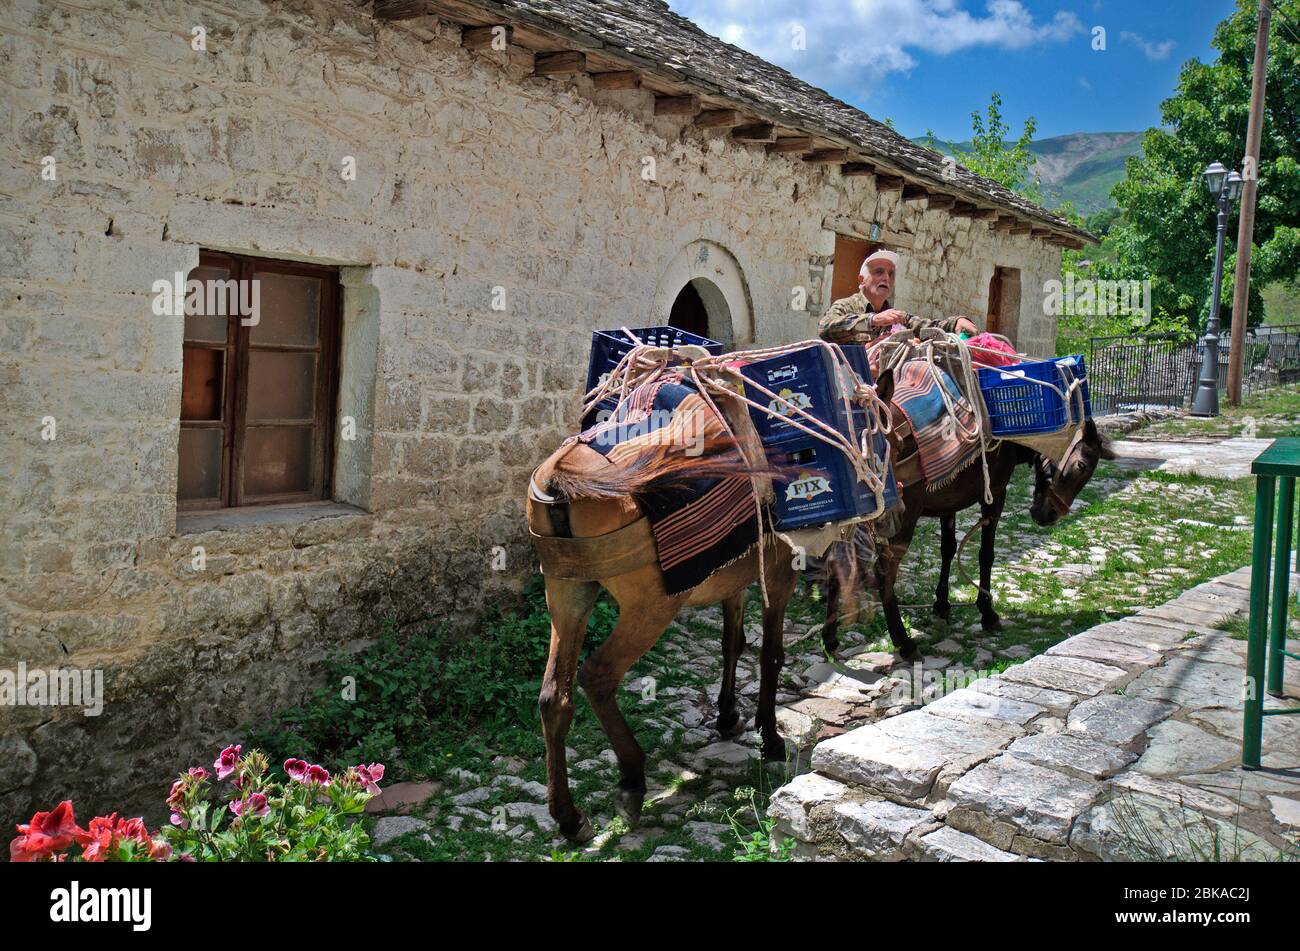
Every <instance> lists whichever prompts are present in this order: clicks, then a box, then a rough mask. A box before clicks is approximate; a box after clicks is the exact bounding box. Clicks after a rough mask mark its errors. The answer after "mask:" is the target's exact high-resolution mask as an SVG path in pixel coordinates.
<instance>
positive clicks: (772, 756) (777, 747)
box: [763, 739, 785, 763]
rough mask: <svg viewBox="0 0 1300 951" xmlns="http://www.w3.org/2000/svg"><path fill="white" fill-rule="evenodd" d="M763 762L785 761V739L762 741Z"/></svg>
mask: <svg viewBox="0 0 1300 951" xmlns="http://www.w3.org/2000/svg"><path fill="white" fill-rule="evenodd" d="M763 762H765V763H784V762H785V740H780V739H778V740H773V741H772V742H770V743H769V742H768V741H766V740H764V741H763Z"/></svg>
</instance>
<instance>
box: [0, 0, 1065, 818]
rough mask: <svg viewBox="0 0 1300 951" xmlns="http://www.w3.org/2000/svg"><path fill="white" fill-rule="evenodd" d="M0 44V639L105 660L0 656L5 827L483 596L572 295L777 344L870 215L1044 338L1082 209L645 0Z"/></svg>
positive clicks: (793, 331)
mask: <svg viewBox="0 0 1300 951" xmlns="http://www.w3.org/2000/svg"><path fill="white" fill-rule="evenodd" d="M0 62H2V63H3V69H2V71H0V82H2V83H3V91H4V95H3V98H2V99H0V126H2V127H3V132H4V134H3V136H2V137H0V150H2V151H3V158H4V161H3V163H2V164H0V174H2V175H3V185H2V187H0V194H3V204H2V205H0V408H3V414H2V418H0V426H2V427H3V434H4V445H3V452H2V457H3V462H2V463H0V493H2V494H3V501H2V503H0V506H2V509H0V510H2V512H3V526H4V528H3V535H2V537H0V671H9V672H16V671H18V670H19V669H20V665H23V667H25V669H26V670H28V671H32V670H49V669H53V668H73V669H81V670H88V671H99V672H102V675H103V678H104V693H105V696H104V706H103V710H102V712H101V713H100V714H99V715H98V716H85V715H83V710H82V709H81V708H79V707H77V706H75V705H72V706H49V705H44V706H42V705H33V704H32V703H31V700H32V698H31V697H28V698H27V700H28V701H29V702H28V703H27V704H24V705H19V704H17V703H16V701H15V699H14V697H13V695H12V691H10V695H9V697H8V699H7V700H6V701H5V705H4V706H0V821H3V822H6V823H7V822H12V821H14V820H15V819H16V818H18V817H20V816H21V817H25V816H26V815H28V814H30V810H31V809H32V808H33V807H34V806H37V805H42V804H44V805H48V804H50V803H51V802H53V801H57V800H58V799H59V798H63V797H65V796H72V797H75V798H76V799H77V801H78V803H79V804H81V803H85V804H86V808H91V807H95V806H107V805H115V806H118V805H123V804H126V805H134V806H137V807H138V806H145V805H153V806H155V807H156V804H157V802H158V797H159V793H160V792H161V791H162V790H163V789H164V788H165V785H164V784H165V783H166V781H167V779H168V777H169V776H170V775H171V774H172V773H173V772H174V771H175V770H176V769H178V768H180V767H182V766H185V765H189V764H191V763H192V762H194V761H196V758H197V757H198V756H199V755H200V754H206V753H210V752H211V750H212V749H214V748H215V747H218V746H220V745H221V744H223V743H225V742H226V741H228V740H229V739H231V738H232V737H233V736H234V731H235V729H236V728H237V726H238V725H239V724H240V723H241V722H247V721H250V720H253V719H256V718H258V717H261V716H263V715H265V714H266V713H267V712H269V711H271V710H273V709H275V708H277V707H280V706H283V705H285V704H288V703H290V702H292V701H295V700H296V699H298V698H300V697H301V696H302V695H303V693H304V692H305V691H306V690H307V688H309V687H310V686H312V685H313V684H314V682H315V679H314V678H315V677H316V676H317V671H318V670H319V666H318V665H319V662H320V661H321V659H322V658H323V657H324V656H325V655H326V654H327V653H328V652H330V651H331V650H334V649H339V648H342V649H354V648H357V647H360V646H363V645H364V644H365V643H367V642H368V641H370V640H372V639H373V638H374V637H375V635H376V634H377V632H378V631H379V629H380V627H381V625H382V624H383V623H385V622H393V623H397V624H405V623H409V622H412V621H415V620H417V619H422V618H428V617H447V618H450V619H452V621H454V622H457V623H459V624H461V626H462V628H463V627H464V626H465V625H467V624H469V623H471V622H472V619H473V618H474V617H475V616H476V615H477V614H478V612H479V609H480V608H481V606H482V605H483V604H484V602H485V600H486V599H492V598H499V597H500V596H502V595H505V594H509V593H510V592H517V591H518V590H519V587H520V585H521V584H522V582H523V580H524V579H525V578H526V577H527V575H528V573H529V572H530V571H531V567H532V555H531V552H530V550H529V548H528V546H527V544H526V541H525V540H524V537H523V535H522V529H523V523H522V519H521V512H522V506H521V498H522V494H523V491H524V487H525V484H526V477H527V475H528V473H529V471H530V469H531V467H532V466H534V465H535V464H536V463H537V462H538V461H539V460H540V459H542V458H543V457H544V456H545V455H546V454H547V453H548V452H549V451H550V450H551V449H552V448H554V446H555V445H556V444H557V443H558V441H559V440H560V439H561V438H562V437H563V436H564V435H565V434H566V433H568V432H569V431H571V430H572V429H573V427H574V425H575V423H576V420H577V413H578V403H577V398H578V395H579V391H580V389H581V385H582V381H583V374H584V369H585V359H586V352H587V347H588V343H589V339H590V333H591V331H592V330H593V329H594V328H603V327H616V326H619V325H627V326H645V325H649V324H654V323H659V322H663V321H665V320H666V319H668V318H669V317H670V316H671V317H673V318H674V319H676V320H677V321H678V322H679V323H681V324H682V325H683V326H688V325H689V326H695V327H698V328H700V329H703V330H705V331H706V332H707V333H709V334H711V335H712V336H714V337H717V338H720V339H722V340H724V341H726V342H727V343H728V344H730V345H732V346H734V347H742V346H745V345H748V344H768V343H775V342H783V341H796V340H800V339H805V338H808V337H810V336H812V335H813V334H814V328H815V326H816V320H817V317H818V316H819V315H820V313H821V312H822V311H823V310H824V309H825V307H826V306H827V305H828V303H829V302H830V300H831V298H832V297H833V296H839V294H841V293H846V292H848V291H851V290H852V289H853V285H854V277H853V275H854V272H856V270H857V264H858V262H859V261H860V260H861V258H862V257H863V256H864V255H865V254H866V252H867V249H868V248H869V247H871V246H874V245H880V246H886V247H890V248H894V249H896V250H898V251H900V252H901V253H902V255H903V258H904V261H905V265H904V267H903V268H902V269H901V274H900V280H899V289H898V294H897V299H896V303H897V304H898V305H899V306H902V307H904V308H906V309H908V310H910V311H912V312H915V313H923V314H932V315H942V314H953V313H965V314H969V315H971V316H973V317H975V318H976V319H977V320H980V321H983V320H986V319H988V318H989V317H990V315H992V320H994V321H995V322H996V326H997V327H998V328H1000V329H1001V330H1002V331H1003V332H1004V333H1008V334H1009V335H1010V336H1012V337H1013V338H1014V339H1016V340H1017V341H1018V343H1019V345H1020V347H1021V348H1022V349H1024V350H1027V351H1030V352H1035V353H1050V352H1051V351H1052V349H1053V346H1054V342H1055V327H1054V324H1053V322H1052V320H1051V319H1050V318H1046V317H1044V316H1043V315H1042V313H1041V307H1040V306H1038V300H1039V297H1038V293H1037V291H1035V288H1038V287H1041V286H1042V283H1043V281H1045V280H1047V279H1049V278H1051V277H1054V276H1057V275H1058V272H1059V265H1060V253H1061V248H1062V247H1082V246H1083V243H1084V242H1086V241H1088V240H1090V236H1089V235H1087V234H1086V233H1084V232H1080V231H1078V230H1076V229H1074V228H1072V227H1071V226H1070V225H1069V224H1068V223H1067V222H1065V221H1064V220H1062V219H1060V218H1058V217H1056V216H1054V215H1052V214H1050V213H1048V212H1047V211H1045V210H1044V209H1042V208H1040V207H1037V206H1035V205H1033V204H1031V203H1028V202H1026V201H1025V200H1024V199H1022V198H1020V197H1018V196H1016V195H1014V194H1012V193H1010V192H1008V191H1007V190H1006V189H1004V188H1002V187H1000V186H998V185H996V184H994V183H991V182H989V181H987V180H983V179H981V178H979V177H977V176H975V175H972V174H970V173H969V172H967V171H966V170H965V169H963V168H960V167H957V166H953V165H951V164H950V163H949V164H947V165H946V166H945V163H944V161H943V160H942V158H941V157H940V156H938V155H936V154H935V153H933V152H929V151H926V150H924V149H921V148H919V147H917V146H915V145H913V144H912V143H910V142H908V141H907V140H905V139H903V138H901V137H900V136H898V135H896V134H895V133H893V132H892V131H891V130H889V129H888V128H886V127H885V126H884V125H882V124H880V123H878V122H875V121H873V120H872V119H870V118H869V117H868V116H866V115H864V114H862V113H861V112H859V111H857V110H855V109H853V108H852V107H850V106H848V105H846V104H844V103H842V102H839V101H837V100H835V99H833V98H831V97H829V96H828V95H827V94H825V93H823V92H821V91H819V90H816V89H814V88H812V87H810V86H808V85H806V84H804V83H802V82H800V81H798V80H797V79H795V78H794V77H793V76H791V75H790V74H788V73H786V72H785V71H783V70H781V69H778V68H776V67H774V66H772V65H770V64H768V63H766V62H764V61H762V60H760V59H758V58H756V57H754V56H751V55H749V54H747V53H745V52H743V51H741V50H739V49H736V48H734V47H731V46H728V45H726V44H724V43H722V42H721V41H719V40H716V39H714V38H712V37H710V36H708V35H707V34H705V33H703V32H702V31H700V30H699V29H698V28H696V27H695V26H694V25H693V24H691V23H690V22H689V21H686V20H684V19H682V18H680V17H677V16H675V15H673V14H672V13H670V12H669V11H668V10H667V8H666V7H665V6H664V5H663V4H662V3H659V2H657V0H600V2H597V0H563V2H548V0H509V2H488V0H484V2H481V3H477V2H476V3H468V2H456V3H429V2H395V0H378V2H374V3H366V4H356V3H350V2H347V0H241V2H239V3H236V4H216V3H209V2H198V3H192V2H185V3H181V2H168V0H137V2H132V3H129V4H122V3H116V2H109V0H87V2H84V3H78V4H75V5H73V4H62V3H52V2H41V0H15V2H12V3H9V4H5V5H4V7H3V9H2V10H0ZM187 277H192V278H193V279H195V280H202V281H206V282H208V283H206V284H204V285H201V286H202V287H204V288H206V289H207V291H208V292H211V290H212V288H213V287H214V286H216V287H218V288H225V287H231V288H236V289H241V288H246V287H250V286H251V287H258V288H260V302H258V301H256V300H254V301H253V302H254V303H257V304H258V307H257V308H256V310H257V313H256V314H254V313H253V311H252V310H248V309H244V310H240V309H238V308H228V309H227V310H226V311H225V315H226V316H221V305H222V303H223V298H222V297H221V295H220V294H218V295H217V298H216V301H215V303H214V302H213V300H212V299H207V300H205V301H204V303H203V305H202V307H201V308H197V310H198V311H199V312H197V313H193V314H191V315H190V316H186V315H185V308H184V306H183V302H182V301H181V300H180V298H182V297H183V296H184V293H185V290H186V287H185V280H186V278H187ZM227 280H229V281H256V282H258V283H257V284H255V285H238V284H231V285H224V284H214V283H213V282H218V281H227ZM226 303H229V301H226ZM243 303H245V304H248V303H250V301H248V300H244V301H243ZM232 312H233V314H234V316H231V314H232ZM214 314H216V316H214ZM237 318H238V319H237ZM266 503H275V504H266ZM10 682H11V683H12V682H13V676H11V677H10ZM4 696H5V695H4V693H3V684H0V698H3V697H4Z"/></svg>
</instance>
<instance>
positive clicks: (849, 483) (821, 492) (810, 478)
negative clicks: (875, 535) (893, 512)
mask: <svg viewBox="0 0 1300 951" xmlns="http://www.w3.org/2000/svg"><path fill="white" fill-rule="evenodd" d="M767 455H768V459H769V461H771V462H772V463H773V464H774V465H776V466H778V467H781V468H794V469H796V470H797V472H798V474H797V475H796V476H795V477H794V478H793V479H791V480H789V481H784V482H783V481H781V480H779V479H774V480H772V490H773V492H774V494H775V496H776V498H775V500H774V502H773V504H772V510H773V511H772V514H773V515H774V516H775V518H776V526H777V528H779V529H783V530H788V529H795V528H802V527H804V526H806V525H821V524H823V523H825V522H838V521H843V520H844V519H850V518H858V517H860V516H863V515H870V514H871V513H872V512H874V511H875V510H876V502H875V496H874V495H873V494H872V492H871V490H870V489H869V488H868V487H867V486H866V484H864V483H862V482H859V481H858V480H857V478H856V476H855V475H854V472H853V469H852V467H850V465H849V462H848V460H847V459H845V458H844V454H843V453H842V452H840V451H839V450H838V449H835V448H834V447H832V446H828V445H827V444H826V443H824V442H821V441H820V440H817V439H808V438H806V437H805V439H803V440H801V441H797V442H784V443H781V444H780V445H778V446H774V447H771V448H769V449H768V454H767ZM891 495H892V490H887V491H886V502H887V503H888V500H889V498H890V497H891Z"/></svg>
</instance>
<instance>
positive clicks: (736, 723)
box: [716, 711, 745, 740]
mask: <svg viewBox="0 0 1300 951" xmlns="http://www.w3.org/2000/svg"><path fill="white" fill-rule="evenodd" d="M716 726H717V730H718V734H719V735H720V736H721V737H722V738H723V739H724V740H731V739H734V738H736V737H738V736H740V734H742V733H744V732H745V721H744V720H742V719H741V718H740V714H739V713H737V712H735V711H732V713H731V716H729V717H727V716H722V715H719V716H718V722H717V724H716Z"/></svg>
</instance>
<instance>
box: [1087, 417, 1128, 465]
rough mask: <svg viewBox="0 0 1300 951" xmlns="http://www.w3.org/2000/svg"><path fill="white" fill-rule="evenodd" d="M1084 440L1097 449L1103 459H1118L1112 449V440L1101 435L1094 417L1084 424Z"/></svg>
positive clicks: (1099, 456) (1098, 454)
mask: <svg viewBox="0 0 1300 951" xmlns="http://www.w3.org/2000/svg"><path fill="white" fill-rule="evenodd" d="M1083 438H1084V440H1085V441H1086V442H1087V443H1088V445H1090V446H1096V447H1097V456H1098V458H1101V459H1118V458H1119V456H1118V455H1116V453H1115V450H1114V449H1112V448H1111V445H1110V440H1109V439H1107V438H1106V437H1105V436H1103V435H1102V434H1101V430H1099V429H1098V428H1097V424H1096V423H1095V422H1093V420H1092V417H1091V416H1090V417H1088V421H1087V422H1085V423H1084V424H1083Z"/></svg>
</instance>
